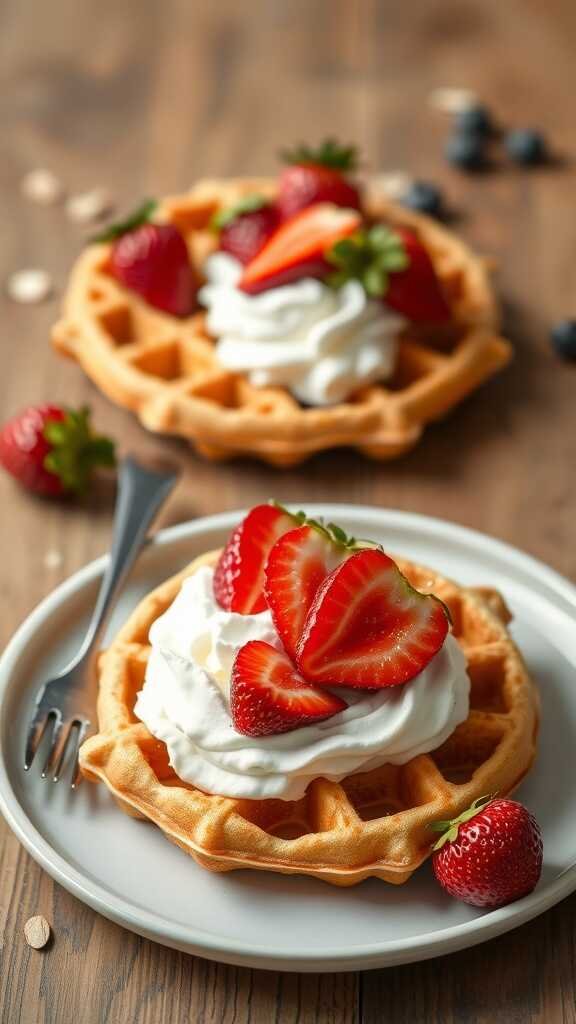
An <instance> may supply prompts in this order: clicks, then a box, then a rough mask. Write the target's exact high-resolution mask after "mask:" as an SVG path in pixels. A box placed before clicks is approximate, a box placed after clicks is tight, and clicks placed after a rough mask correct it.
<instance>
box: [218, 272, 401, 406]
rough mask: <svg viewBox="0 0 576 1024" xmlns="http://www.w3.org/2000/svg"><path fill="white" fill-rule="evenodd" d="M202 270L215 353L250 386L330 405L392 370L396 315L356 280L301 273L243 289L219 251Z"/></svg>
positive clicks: (312, 402)
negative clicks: (340, 282)
mask: <svg viewBox="0 0 576 1024" xmlns="http://www.w3.org/2000/svg"><path fill="white" fill-rule="evenodd" d="M205 272H206V276H207V282H208V283H207V284H206V285H205V286H204V287H203V288H202V289H201V290H200V292H199V300H200V302H201V303H202V305H204V306H205V307H206V308H207V310H208V317H207V326H208V330H209V331H210V332H211V334H213V335H214V336H215V337H216V338H217V339H218V340H217V344H216V353H217V356H218V360H219V362H220V363H221V364H222V366H225V367H226V368H227V369H229V370H234V371H238V372H241V373H246V374H248V376H249V379H250V381H251V383H252V384H254V386H255V387H266V386H270V385H282V386H284V387H286V388H288V389H289V390H290V391H291V392H292V394H293V395H294V396H295V397H296V398H297V399H298V400H299V401H301V402H304V403H305V404H308V405H333V404H335V403H337V402H342V401H344V400H345V399H346V398H348V397H349V395H351V394H352V393H353V392H354V391H357V390H358V388H360V387H363V386H365V385H367V384H370V383H372V382H374V381H376V380H385V379H386V378H387V377H389V376H390V375H391V374H392V373H393V371H394V367H395V363H396V354H397V347H398V343H397V337H398V333H399V331H400V328H401V327H402V326H403V324H404V320H403V319H402V318H401V317H399V316H398V315H397V314H396V313H394V312H392V310H389V309H387V308H386V306H385V305H384V303H383V302H381V301H380V300H376V299H370V298H368V297H367V295H366V292H365V291H364V288H363V287H362V285H361V284H360V282H359V281H349V282H348V283H347V284H345V285H344V286H343V287H342V288H339V289H334V288H329V287H328V286H327V285H325V284H323V283H322V282H321V281H316V280H314V279H312V278H304V279H303V280H301V281H297V282H296V283H295V284H289V285H283V286H282V287H279V288H271V289H269V291H265V292H261V293H260V294H258V295H247V294H246V293H245V292H242V291H240V289H239V288H238V287H237V284H238V280H239V278H240V276H241V273H242V267H241V265H240V263H238V262H237V260H235V259H233V258H232V257H231V256H229V255H228V254H227V253H214V254H213V255H212V256H210V257H209V258H208V260H207V261H206V266H205Z"/></svg>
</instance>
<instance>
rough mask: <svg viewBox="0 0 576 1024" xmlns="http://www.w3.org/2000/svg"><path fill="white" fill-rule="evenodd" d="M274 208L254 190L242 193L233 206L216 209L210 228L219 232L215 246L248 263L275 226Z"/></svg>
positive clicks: (262, 245) (276, 217)
mask: <svg viewBox="0 0 576 1024" xmlns="http://www.w3.org/2000/svg"><path fill="white" fill-rule="evenodd" d="M278 222H279V216H278V210H277V209H276V207H275V206H274V205H273V204H272V203H270V202H268V200H267V199H265V198H264V196H261V195H257V194H256V193H254V194H251V195H247V196H244V197H243V198H242V199H241V200H240V201H239V202H238V203H235V204H234V206H227V207H224V209H222V210H219V211H218V213H216V214H215V215H214V217H213V218H212V221H211V224H210V227H211V228H212V230H213V231H215V232H216V233H217V234H218V236H219V237H218V248H219V249H220V251H221V252H227V253H228V254H229V255H230V256H233V257H234V259H237V260H238V261H239V262H240V263H242V264H246V263H250V261H251V260H253V259H254V258H255V256H257V255H258V253H259V252H260V251H261V249H263V248H264V246H265V245H266V242H267V241H268V239H269V238H271V236H272V235H273V234H274V231H275V230H276V228H277V227H278Z"/></svg>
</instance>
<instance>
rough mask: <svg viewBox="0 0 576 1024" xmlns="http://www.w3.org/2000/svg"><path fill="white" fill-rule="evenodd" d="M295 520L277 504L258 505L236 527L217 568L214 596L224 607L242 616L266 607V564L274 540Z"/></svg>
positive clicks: (290, 527)
mask: <svg viewBox="0 0 576 1024" xmlns="http://www.w3.org/2000/svg"><path fill="white" fill-rule="evenodd" d="M293 526H294V520H293V519H292V517H291V516H290V515H289V514H288V513H287V512H284V510H283V509H281V508H277V507H276V506H275V505H256V507H255V508H253V509H252V510H251V512H249V513H248V515H247V516H246V518H245V519H243V520H242V522H241V523H240V524H239V525H238V526H237V527H236V529H235V530H234V532H233V534H232V536H231V537H230V540H229V541H228V543H227V545H226V547H225V548H224V551H223V552H222V554H221V556H220V559H219V561H218V564H217V565H216V569H215V570H214V597H215V598H216V600H217V601H218V604H219V605H220V607H221V608H225V609H226V610H227V611H232V612H238V613H240V614H241V615H255V614H256V613H257V612H263V611H265V610H266V607H267V606H266V599H265V597H264V566H265V565H266V560H267V558H268V555H269V553H270V550H271V548H272V546H273V545H274V543H275V542H276V541H277V540H278V537H280V536H281V535H282V534H283V533H286V531H287V530H291V529H292V528H293Z"/></svg>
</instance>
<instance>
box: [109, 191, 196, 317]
mask: <svg viewBox="0 0 576 1024" xmlns="http://www.w3.org/2000/svg"><path fill="white" fill-rule="evenodd" d="M156 205H157V204H156V202H155V201H154V200H152V199H147V200H146V201H145V202H144V203H143V204H142V205H141V206H140V207H138V209H137V210H135V211H134V213H132V214H131V215H130V216H129V217H127V218H126V219H125V220H123V221H119V222H118V223H116V224H111V225H110V226H109V227H107V228H106V229H105V230H104V231H102V232H101V233H100V234H99V235H96V236H95V237H94V238H93V239H92V241H93V242H112V243H113V245H112V252H111V254H110V263H109V270H110V273H111V274H112V276H113V277H114V278H116V280H117V281H119V282H120V284H122V285H124V286H125V287H126V288H129V289H130V291H133V292H136V293H137V294H138V295H140V296H141V297H142V298H143V299H144V300H145V301H146V302H147V303H148V305H150V306H154V307H155V309H160V310H162V312H164V313H169V314H170V315H171V316H176V317H187V316H190V314H191V313H192V312H193V310H194V305H195V301H196V280H195V275H194V271H193V269H192V264H191V263H190V258H189V255H188V247H187V245H186V240H185V239H184V237H183V235H182V234H181V233H180V231H179V230H178V228H177V227H176V226H175V225H174V224H156V223H155V222H152V221H151V219H150V218H151V217H152V215H153V213H154V211H155V209H156Z"/></svg>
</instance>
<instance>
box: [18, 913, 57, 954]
mask: <svg viewBox="0 0 576 1024" xmlns="http://www.w3.org/2000/svg"><path fill="white" fill-rule="evenodd" d="M50 935H51V930H50V925H49V924H48V921H47V920H46V918H45V917H42V914H37V915H36V916H35V917H29V918H28V920H27V921H26V924H25V925H24V937H25V939H26V942H27V943H28V945H29V946H32V949H43V948H44V946H45V945H46V944H47V942H48V941H49V939H50Z"/></svg>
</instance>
